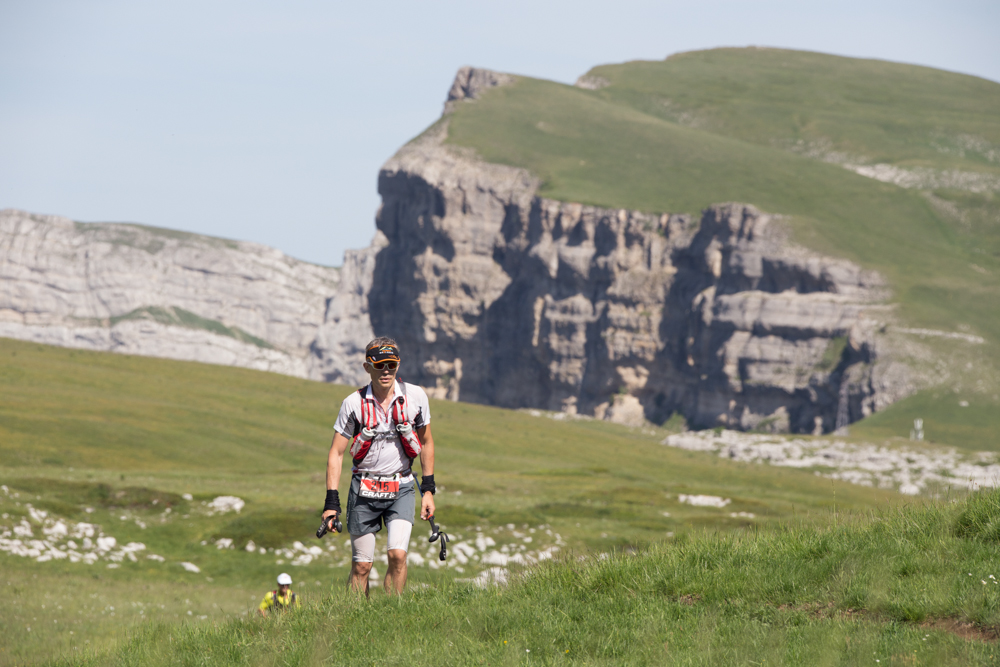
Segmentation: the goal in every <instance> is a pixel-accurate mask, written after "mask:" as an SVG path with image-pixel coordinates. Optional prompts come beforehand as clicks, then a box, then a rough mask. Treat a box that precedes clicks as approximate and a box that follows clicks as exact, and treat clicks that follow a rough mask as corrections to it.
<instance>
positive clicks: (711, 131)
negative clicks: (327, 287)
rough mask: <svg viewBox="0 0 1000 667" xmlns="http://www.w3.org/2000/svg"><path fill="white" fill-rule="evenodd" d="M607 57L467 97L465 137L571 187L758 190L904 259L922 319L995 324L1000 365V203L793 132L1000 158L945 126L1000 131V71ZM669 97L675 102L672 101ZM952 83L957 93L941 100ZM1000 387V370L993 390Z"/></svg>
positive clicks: (798, 222) (964, 162) (950, 160)
mask: <svg viewBox="0 0 1000 667" xmlns="http://www.w3.org/2000/svg"><path fill="white" fill-rule="evenodd" d="M761 54H763V55H761ZM761 58H769V59H770V60H769V61H767V62H765V63H763V64H762V63H761V62H760V59H761ZM768 63H770V64H768ZM592 73H593V74H596V75H599V76H603V77H605V78H607V79H609V80H610V81H611V82H612V85H611V86H609V87H607V88H604V89H601V90H599V91H588V90H583V89H579V88H574V87H571V86H565V85H561V84H557V83H553V82H547V81H539V80H535V79H528V78H522V79H520V80H518V82H517V83H515V84H513V85H511V86H507V87H503V88H499V89H495V90H492V91H489V92H488V94H486V95H485V96H484V97H483V98H482V99H480V100H477V101H476V102H475V103H470V104H464V105H460V106H459V107H458V109H457V110H456V112H455V114H454V116H453V118H452V120H451V124H450V127H449V141H450V142H453V143H455V144H458V145H462V146H467V147H471V148H474V149H476V150H477V151H478V152H479V154H480V155H481V156H482V157H483V158H484V159H486V160H489V161H493V162H500V163H505V164H513V165H518V166H522V167H526V168H528V169H530V170H531V171H533V172H535V173H536V174H538V175H540V176H541V177H542V178H543V180H544V186H543V189H542V192H543V194H545V195H546V196H549V197H553V198H556V199H563V200H571V201H580V202H584V203H591V204H599V205H604V206H621V207H628V208H638V209H643V210H649V211H671V212H684V211H686V212H692V213H694V212H697V211H698V210H699V209H701V208H703V207H704V206H706V205H708V204H710V203H715V202H721V201H744V202H749V203H752V204H755V205H757V206H759V207H760V208H762V209H764V210H767V211H771V212H778V213H782V214H785V215H787V216H790V221H791V224H792V226H793V229H794V230H795V233H796V238H797V240H799V241H800V242H802V243H805V244H806V245H809V246H812V247H814V248H816V249H818V250H820V251H823V252H827V253H831V254H835V255H839V256H844V257H848V258H850V259H853V260H855V261H858V262H860V263H861V264H863V265H865V266H868V267H872V268H875V269H878V270H879V271H881V272H882V273H883V274H884V275H886V276H887V277H888V279H889V280H890V282H891V284H892V287H893V289H894V292H895V298H894V300H895V301H897V302H898V303H899V304H900V314H901V316H902V317H903V318H904V321H906V322H908V323H909V324H911V325H914V326H926V327H931V328H937V329H945V330H954V329H955V328H956V327H964V329H963V330H969V331H972V332H975V333H977V334H980V335H982V336H984V337H985V338H987V340H988V345H987V346H985V347H986V350H987V353H986V354H985V355H984V359H983V362H985V363H987V364H989V365H991V366H992V367H993V368H997V367H1000V307H997V306H996V304H1000V245H998V247H997V252H994V251H993V249H992V246H990V243H991V242H992V241H990V239H991V238H992V236H991V234H994V233H996V232H997V231H998V230H1000V218H998V222H997V224H996V225H993V223H989V220H990V219H991V218H990V216H991V215H992V213H989V211H987V213H984V214H982V215H981V216H980V218H982V220H985V221H986V222H984V223H983V224H985V225H986V226H985V227H984V226H983V225H979V226H972V225H971V224H967V223H968V220H969V219H973V218H975V215H973V214H971V213H970V214H968V215H966V216H965V218H963V219H957V218H956V219H953V218H951V217H949V216H948V215H946V214H945V213H943V212H942V210H941V209H940V208H939V207H935V204H934V202H933V201H932V200H931V199H929V198H928V197H927V196H925V195H923V194H921V193H919V192H916V191H913V190H905V189H903V188H900V187H897V186H894V185H890V184H885V183H880V182H878V181H874V180H872V179H868V178H865V177H862V176H859V175H856V174H853V173H851V172H849V171H847V170H846V169H843V168H841V167H839V166H836V165H833V164H829V163H826V162H823V161H821V160H818V159H814V158H810V157H806V156H804V155H799V154H795V153H793V152H791V151H789V150H786V148H785V147H787V146H788V145H790V144H791V143H793V142H794V141H798V140H799V139H802V140H803V141H807V142H808V141H818V140H819V139H821V138H826V137H828V135H829V138H830V140H831V142H833V143H831V147H832V148H834V149H837V150H841V151H850V152H856V153H862V154H864V155H866V156H872V157H873V158H875V159H878V160H890V161H893V162H896V163H899V164H902V165H918V166H919V165H931V166H934V167H940V168H957V167H961V168H972V167H975V168H976V169H978V170H980V171H983V172H987V173H994V172H1000V168H998V167H997V166H995V165H994V164H993V163H991V162H989V161H988V160H986V159H985V158H982V156H980V157H979V158H976V156H975V155H972V154H971V153H968V154H967V156H966V157H965V158H961V159H960V158H959V157H956V156H955V155H949V154H946V153H940V152H935V151H936V149H934V143H933V142H934V141H937V139H935V137H937V136H939V135H940V136H943V137H952V138H954V136H956V135H957V134H958V133H960V132H964V133H968V134H970V135H972V134H975V135H976V136H981V137H986V138H988V140H989V142H992V143H993V145H996V144H998V143H1000V140H998V139H997V137H996V135H997V133H998V132H1000V114H998V113H997V112H996V111H995V110H996V109H997V108H1000V105H997V104H993V101H994V100H995V99H1000V85H998V84H995V83H992V82H988V81H983V80H981V79H975V78H974V77H967V76H962V75H957V74H949V73H945V72H938V71H935V70H929V69H927V68H920V67H910V66H905V65H892V64H888V63H871V62H869V61H856V60H852V59H846V58H835V57H832V56H823V55H819V54H808V53H806V54H803V53H798V52H789V51H755V50H721V51H710V52H703V53H700V54H684V55H683V56H678V57H674V58H671V59H668V60H667V61H665V62H661V63H645V62H640V63H626V64H624V65H614V66H605V67H600V68H596V69H595V70H593V71H592ZM800 89H802V91H803V92H802V93H801V95H800V93H799V90H800ZM928 90H929V91H930V92H928ZM880 91H881V93H880ZM886 91H889V92H886ZM667 97H669V100H670V101H671V104H672V106H670V107H667V106H664V105H663V103H662V102H663V100H664V99H666V98H667ZM831 97H832V98H835V100H836V103H835V102H831V100H830V99H829V98H831ZM942 100H944V101H950V106H949V105H943V106H941V108H939V106H935V105H941V103H942ZM800 104H801V108H800ZM679 113H691V114H697V116H696V117H697V118H698V119H705V120H703V121H702V122H701V125H700V126H699V127H697V128H695V127H690V126H688V125H684V124H681V123H679V122H676V121H677V120H678V114H679ZM810 119H811V120H810ZM889 119H895V120H894V121H893V122H890V120H889ZM929 128H936V129H933V131H932V129H929ZM942 128H943V129H942ZM935 133H937V134H935ZM917 137H919V138H920V141H917V139H916V138H917ZM942 141H943V140H942ZM939 194H941V195H942V196H951V197H952V198H953V199H962V198H965V199H968V198H969V197H973V198H974V196H971V195H958V194H955V193H951V194H949V193H939ZM979 197H980V199H982V198H983V197H986V198H990V197H992V195H983V196H979ZM938 199H940V198H938ZM935 201H938V200H935ZM977 215H978V214H977ZM970 216H971V217H970ZM980 218H975V219H976V220H979V219H980ZM956 220H957V221H956ZM962 220H965V222H963V221H962ZM986 223H989V224H986ZM996 389H997V386H996V382H995V381H993V382H991V383H989V386H984V387H982V393H984V394H986V395H991V394H995V393H996ZM994 402H995V401H994ZM924 416H925V417H929V416H930V415H924ZM933 416H934V418H935V419H936V420H938V421H939V422H940V423H941V424H942V429H941V430H940V431H939V432H940V433H941V439H942V441H945V442H950V443H951V444H956V445H963V444H965V443H964V440H963V437H962V435H961V434H960V433H959V431H960V430H961V429H960V428H959V427H963V428H964V426H963V422H962V420H963V419H964V415H963V414H962V413H961V412H960V411H958V410H953V409H950V408H949V409H946V410H945V409H941V410H937V411H936V412H935V413H934V415H933ZM996 427H997V424H996V423H992V422H991V425H990V428H991V429H995V428H996ZM904 434H905V431H904ZM989 436H990V433H989V431H987V432H984V433H979V435H978V438H979V439H980V440H983V439H987V438H988V437H989Z"/></svg>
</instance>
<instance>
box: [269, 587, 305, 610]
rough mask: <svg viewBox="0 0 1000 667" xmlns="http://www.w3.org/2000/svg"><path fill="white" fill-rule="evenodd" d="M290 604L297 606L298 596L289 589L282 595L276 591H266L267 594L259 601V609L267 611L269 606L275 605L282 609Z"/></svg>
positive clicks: (290, 605)
mask: <svg viewBox="0 0 1000 667" xmlns="http://www.w3.org/2000/svg"><path fill="white" fill-rule="evenodd" d="M292 606H295V607H298V606H299V596H297V595H296V594H295V593H293V592H292V591H291V589H289V590H288V592H287V593H285V594H284V595H282V594H281V593H279V592H278V591H268V592H267V595H265V596H264V599H263V600H262V601H261V603H260V610H261V611H267V610H268V609H270V608H271V607H277V608H278V609H280V610H282V611H284V610H285V609H288V608H289V607H292Z"/></svg>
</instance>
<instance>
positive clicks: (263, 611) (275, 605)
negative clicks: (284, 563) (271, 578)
mask: <svg viewBox="0 0 1000 667" xmlns="http://www.w3.org/2000/svg"><path fill="white" fill-rule="evenodd" d="M298 606H299V598H298V596H297V595H296V594H295V593H293V592H292V578H291V577H290V576H288V575H287V574H286V573H284V572H282V573H281V574H279V575H278V589H277V590H274V591H268V592H267V594H265V595H264V599H263V600H262V601H261V603H260V615H261V616H264V617H266V616H267V610H268V609H277V610H278V611H285V610H287V609H291V608H292V607H296V608H298Z"/></svg>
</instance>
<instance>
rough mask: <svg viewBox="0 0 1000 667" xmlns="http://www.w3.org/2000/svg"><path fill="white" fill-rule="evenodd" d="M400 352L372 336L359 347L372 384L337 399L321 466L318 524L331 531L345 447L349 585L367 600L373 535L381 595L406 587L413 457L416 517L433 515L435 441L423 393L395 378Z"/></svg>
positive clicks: (392, 343)
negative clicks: (379, 543)
mask: <svg viewBox="0 0 1000 667" xmlns="http://www.w3.org/2000/svg"><path fill="white" fill-rule="evenodd" d="M399 363H400V355H399V346H398V345H396V341H394V340H393V339H391V338H386V337H379V338H376V339H374V340H373V341H372V342H370V343H368V345H367V346H366V347H365V363H364V367H365V371H367V373H368V375H369V376H371V383H370V384H368V385H367V386H365V387H362V388H361V389H359V390H358V391H355V392H351V394H350V395H349V396H348V397H347V398H345V399H344V402H343V403H342V404H341V406H340V414H339V415H337V423H336V425H335V426H334V430H335V433H334V436H333V442H332V443H331V445H330V455H329V458H328V460H327V465H326V488H327V492H326V506H325V510H324V512H323V521H324V522H325V523H326V524H327V528H328V529H329V530H333V523H334V521H335V519H337V518H339V516H340V514H341V509H340V494H339V491H338V489H337V484H338V482H339V481H340V470H341V463H342V461H343V458H344V452H346V451H347V450H348V447H350V452H351V459H352V462H353V468H352V470H351V472H352V474H351V486H350V490H349V492H348V496H347V531H348V532H349V533H350V535H351V549H352V551H353V556H352V559H351V578H350V581H349V586H350V587H351V588H352V589H353V590H356V591H364V593H365V595H368V575H369V573H370V572H371V569H372V562H373V561H374V560H375V534H376V533H378V532H379V531H380V530H382V526H383V525H385V527H386V531H387V533H388V537H387V542H388V544H387V550H388V556H389V569H388V572H387V574H386V576H385V580H384V586H385V590H386V592H387V593H397V594H398V593H402V592H403V586H405V585H406V551H407V549H408V548H409V544H410V532H411V531H412V530H413V515H414V511H415V505H416V502H415V501H416V496H417V489H416V481H415V480H414V478H413V470H412V465H413V461H414V459H416V458H418V457H419V458H420V471H421V474H422V478H421V483H420V518H421V519H424V520H426V519H427V518H428V517H431V516H434V491H435V488H434V438H433V437H432V436H431V426H430V422H431V412H430V405H429V404H428V402H427V394H426V393H425V392H424V390H423V389H422V388H421V387H418V386H417V385H413V384H409V383H406V382H403V381H402V380H400V379H398V378H397V377H396V373H397V370H398V369H399Z"/></svg>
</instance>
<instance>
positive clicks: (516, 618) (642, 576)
mask: <svg viewBox="0 0 1000 667" xmlns="http://www.w3.org/2000/svg"><path fill="white" fill-rule="evenodd" d="M998 514H1000V495H998V494H997V493H996V492H994V493H991V494H988V495H984V496H980V497H975V498H973V499H971V501H970V502H969V503H968V505H964V504H963V506H958V507H956V506H948V507H945V506H942V505H938V506H931V507H927V508H909V509H904V510H899V511H891V512H888V513H884V514H883V515H881V516H878V517H875V516H868V517H859V516H855V517H852V518H849V519H847V520H846V521H844V522H843V523H842V524H840V525H836V526H830V527H828V528H826V529H821V530H814V529H800V528H797V529H789V530H785V531H781V532H774V533H744V534H739V535H737V534H729V535H716V536H709V535H702V536H699V537H696V538H694V539H691V540H689V541H682V542H680V543H675V544H672V545H663V546H658V547H655V548H653V549H651V550H649V551H646V552H643V553H640V554H631V555H616V556H613V557H612V558H609V559H607V560H604V561H600V560H595V559H591V560H588V561H585V562H582V563H581V562H579V561H575V560H569V561H563V562H559V563H553V564H549V565H547V566H544V567H541V568H537V569H535V570H534V571H532V572H530V573H529V575H528V577H527V578H525V579H522V580H519V581H516V582H515V583H514V584H513V585H511V586H509V587H507V588H500V589H496V588H494V589H489V590H475V589H470V588H466V587H463V586H448V585H442V586H438V587H434V588H431V589H427V590H413V589H411V590H410V591H409V592H408V593H407V594H405V595H404V596H403V598H402V599H399V600H394V599H389V598H385V597H382V596H376V597H375V598H374V599H373V600H372V601H371V602H369V603H360V604H359V603H355V602H354V601H353V600H350V599H345V596H344V595H343V594H342V593H335V594H334V595H332V596H330V597H327V598H324V599H322V600H320V601H319V602H318V604H313V605H310V606H308V607H307V608H306V609H305V610H303V612H301V613H297V614H295V615H292V616H289V617H284V618H278V619H273V620H269V621H266V622H265V621H259V620H256V619H250V620H248V621H232V622H229V623H226V624H222V625H218V626H212V627H203V628H195V629H176V628H170V627H165V626H162V625H161V626H157V625H149V626H145V627H144V628H143V629H142V630H141V631H140V632H137V633H136V634H135V635H134V636H133V637H132V638H131V641H129V642H126V643H123V644H122V645H120V646H119V647H118V648H117V649H116V650H115V651H114V652H113V653H112V654H111V655H110V656H108V657H107V658H104V659H97V660H94V661H93V663H94V664H118V665H159V664H204V663H210V664H216V665H248V664H281V665H313V664H329V665H356V664H379V665H414V664H415V665H472V664H493V665H517V664H523V665H531V664H546V665H549V664H562V663H566V664H569V663H573V664H593V665H746V664H765V663H766V664H773V665H806V664H809V665H820V664H822V665H836V664H851V665H856V664H879V663H881V664H887V665H946V664H954V665H971V664H984V665H985V664H996V663H997V662H998V661H1000V654H998V648H997V646H996V644H995V643H994V642H989V641H987V642H984V641H966V640H964V639H963V637H962V636H959V635H963V636H964V637H970V636H971V637H974V638H975V639H978V640H981V639H984V638H994V637H995V636H996V632H997V627H998V623H1000V584H997V583H996V581H997V579H996V578H997V574H998V570H997V569H996V556H997V544H996V539H997V538H998V537H1000V535H998V533H997V532H996V530H995V519H996V516H997V515H998ZM372 637H378V638H379V639H378V641H372ZM279 656H280V657H279Z"/></svg>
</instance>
